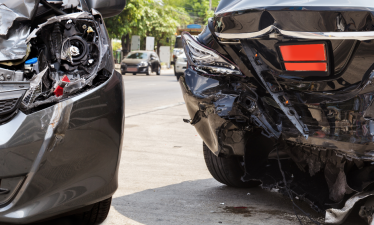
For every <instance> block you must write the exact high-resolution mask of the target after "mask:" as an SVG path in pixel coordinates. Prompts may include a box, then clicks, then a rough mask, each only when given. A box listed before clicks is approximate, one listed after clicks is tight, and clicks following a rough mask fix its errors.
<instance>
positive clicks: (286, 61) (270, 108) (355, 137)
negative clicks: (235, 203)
mask: <svg viewBox="0 0 374 225" xmlns="http://www.w3.org/2000/svg"><path fill="white" fill-rule="evenodd" d="M272 2H273V1H268V2H266V3H264V6H261V7H257V5H256V6H253V7H252V5H253V4H254V3H251V2H250V1H241V2H239V3H237V4H234V3H232V4H231V3H230V2H229V1H221V3H220V6H219V7H218V9H217V12H216V15H215V17H214V18H212V19H211V20H210V21H209V22H208V25H207V27H206V29H205V30H204V31H203V32H202V33H201V34H200V35H199V36H198V37H197V38H194V37H193V36H191V35H189V34H188V33H184V34H183V35H182V38H183V42H184V48H185V52H186V56H187V59H188V68H187V70H186V71H185V74H184V77H181V80H180V84H181V88H182V91H183V95H184V99H185V102H186V106H187V110H188V112H189V115H190V117H191V119H190V120H185V122H189V123H190V124H192V125H193V126H195V128H196V130H197V132H198V133H199V134H200V136H201V137H202V139H203V140H204V143H205V144H206V146H208V147H209V149H210V150H211V151H212V152H213V153H214V154H215V155H216V156H218V157H228V156H240V157H241V158H242V162H243V165H244V170H243V173H242V177H241V179H242V181H243V182H249V181H253V180H260V181H261V182H262V187H263V188H269V189H271V188H278V189H281V190H283V192H285V193H288V194H289V193H291V195H292V196H293V198H298V199H302V200H304V201H306V202H307V203H308V204H310V206H311V207H312V208H313V209H315V210H316V211H318V212H325V213H326V218H325V220H326V223H331V224H341V223H343V222H344V220H345V219H346V217H347V216H348V215H349V213H350V212H351V210H352V208H353V206H354V205H355V204H356V203H357V202H358V201H360V200H363V199H365V201H366V204H365V205H363V206H362V208H361V210H360V215H361V216H362V217H363V218H364V219H365V220H367V221H368V222H369V223H371V222H372V218H373V214H374V204H372V202H373V197H372V195H373V194H374V99H373V96H374V80H373V79H374V14H373V12H374V10H373V11H371V10H370V9H371V8H370V7H374V6H368V5H364V4H362V5H360V3H356V5H352V6H349V7H348V6H347V7H340V6H337V5H334V3H331V7H330V5H329V4H327V5H329V7H322V6H320V5H318V4H317V3H303V4H304V5H300V7H299V6H298V7H288V6H287V4H286V3H284V4H282V6H279V5H276V6H273V5H272ZM274 4H275V3H274ZM352 4H355V3H352ZM283 5H284V6H283ZM325 5H326V4H325ZM279 164H280V165H279ZM283 172H284V175H283V174H282V173H283Z"/></svg>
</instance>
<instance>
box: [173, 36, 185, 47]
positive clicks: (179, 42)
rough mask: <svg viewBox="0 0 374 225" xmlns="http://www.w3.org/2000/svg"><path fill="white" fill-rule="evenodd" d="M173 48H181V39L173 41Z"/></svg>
mask: <svg viewBox="0 0 374 225" xmlns="http://www.w3.org/2000/svg"><path fill="white" fill-rule="evenodd" d="M174 48H183V43H182V38H181V37H180V36H179V37H177V38H176V39H175V45H174Z"/></svg>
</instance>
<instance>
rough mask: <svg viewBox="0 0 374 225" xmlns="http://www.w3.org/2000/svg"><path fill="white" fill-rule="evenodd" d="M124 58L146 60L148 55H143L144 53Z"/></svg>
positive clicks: (132, 54) (131, 54) (136, 53)
mask: <svg viewBox="0 0 374 225" xmlns="http://www.w3.org/2000/svg"><path fill="white" fill-rule="evenodd" d="M126 58H128V59H147V58H148V53H144V52H135V53H130V54H129V55H128V56H127V57H126Z"/></svg>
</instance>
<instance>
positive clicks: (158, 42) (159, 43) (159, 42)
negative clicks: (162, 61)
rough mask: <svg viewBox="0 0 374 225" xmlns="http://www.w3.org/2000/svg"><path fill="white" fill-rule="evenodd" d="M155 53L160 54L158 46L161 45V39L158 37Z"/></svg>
mask: <svg viewBox="0 0 374 225" xmlns="http://www.w3.org/2000/svg"><path fill="white" fill-rule="evenodd" d="M156 46H157V55H158V56H160V47H161V41H160V39H158V40H157V45H156Z"/></svg>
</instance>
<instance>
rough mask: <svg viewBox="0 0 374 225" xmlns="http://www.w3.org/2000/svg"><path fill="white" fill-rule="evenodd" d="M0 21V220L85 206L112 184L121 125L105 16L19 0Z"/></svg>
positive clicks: (118, 80) (120, 97)
mask: <svg viewBox="0 0 374 225" xmlns="http://www.w3.org/2000/svg"><path fill="white" fill-rule="evenodd" d="M88 2H90V1H88ZM117 2H118V1H117ZM16 3H17V4H16ZM91 3H92V1H91ZM124 3H125V2H123V1H122V2H120V5H122V9H123V6H124ZM122 9H121V10H120V11H122ZM117 11H118V10H117ZM120 11H119V12H120ZM104 12H105V11H104ZM119 12H118V13H119ZM111 13H113V11H111ZM0 21H1V23H0V133H1V135H0V223H2V222H6V223H17V224H24V223H31V222H35V221H39V220H44V219H47V218H50V217H54V216H58V215H61V214H64V213H68V212H71V211H75V210H81V209H82V210H83V209H84V210H86V209H87V210H91V208H90V207H91V206H92V205H94V204H95V203H98V202H101V201H103V200H106V199H109V198H111V196H112V195H113V193H114V192H115V191H116V189H117V185H118V181H117V175H118V166H119V159H120V155H121V145H122V135H123V124H124V90H123V83H122V76H121V75H120V74H119V73H118V72H116V71H115V70H114V61H113V57H112V49H111V45H110V39H109V37H108V34H107V30H106V28H105V24H104V20H103V18H102V15H101V14H100V13H99V12H98V11H96V10H95V9H93V8H90V7H88V5H87V2H86V1H83V0H82V1H56V2H55V1H45V0H41V1H40V4H39V1H17V0H16V1H15V3H11V2H9V1H6V3H4V4H3V3H1V4H0ZM104 219H105V218H104Z"/></svg>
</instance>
